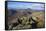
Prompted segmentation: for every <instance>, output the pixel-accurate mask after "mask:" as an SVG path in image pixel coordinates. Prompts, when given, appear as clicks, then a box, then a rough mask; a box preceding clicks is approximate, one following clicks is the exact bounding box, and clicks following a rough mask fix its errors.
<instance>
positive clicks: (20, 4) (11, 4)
mask: <svg viewBox="0 0 46 31" xmlns="http://www.w3.org/2000/svg"><path fill="white" fill-rule="evenodd" d="M7 6H8V9H27V8H30V9H34V10H44V4H40V3H24V2H8V5H7Z"/></svg>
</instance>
